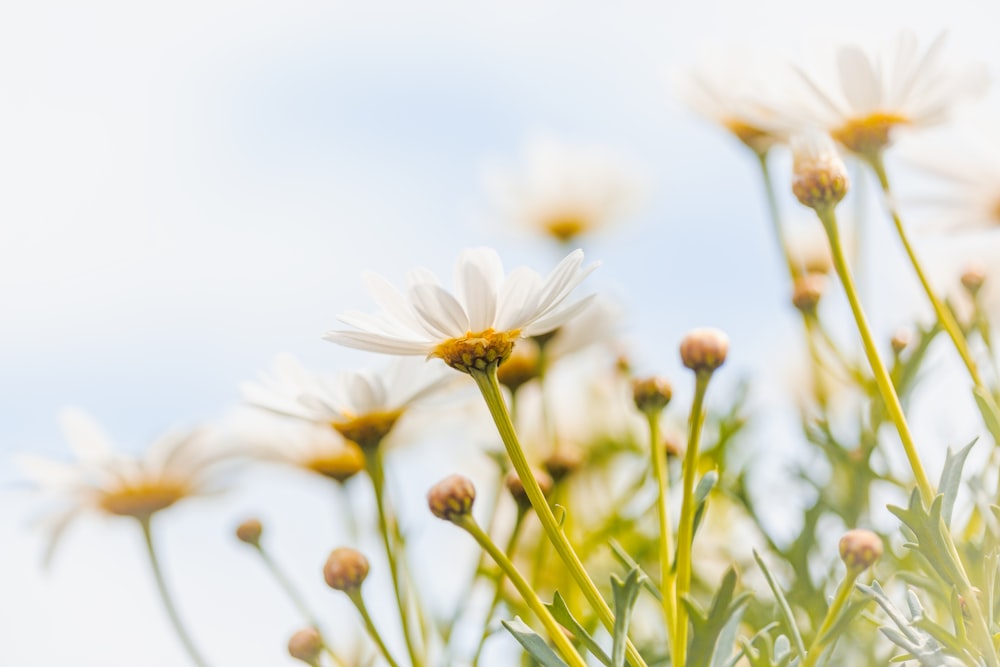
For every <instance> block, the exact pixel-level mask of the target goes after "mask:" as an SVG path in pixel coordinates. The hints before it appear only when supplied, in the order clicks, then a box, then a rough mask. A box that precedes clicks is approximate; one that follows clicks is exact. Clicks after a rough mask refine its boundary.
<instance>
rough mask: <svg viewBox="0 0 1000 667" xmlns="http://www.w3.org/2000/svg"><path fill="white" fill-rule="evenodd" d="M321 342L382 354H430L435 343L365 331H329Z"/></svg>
mask: <svg viewBox="0 0 1000 667" xmlns="http://www.w3.org/2000/svg"><path fill="white" fill-rule="evenodd" d="M323 340H328V341H330V342H332V343H337V344H338V345H343V346H344V347H351V348H354V349H356V350H368V351H369V352H382V353H384V354H430V353H431V352H432V351H433V350H434V346H435V343H433V342H428V341H426V340H413V339H401V338H393V337H391V336H386V335H383V334H377V333H371V332H367V331H329V332H327V333H326V334H324V335H323Z"/></svg>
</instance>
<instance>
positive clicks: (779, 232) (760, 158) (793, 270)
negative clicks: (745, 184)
mask: <svg viewBox="0 0 1000 667" xmlns="http://www.w3.org/2000/svg"><path fill="white" fill-rule="evenodd" d="M756 155H757V163H758V165H759V166H760V174H761V177H762V178H763V180H764V195H765V196H766V198H767V213H768V218H770V220H771V228H772V231H773V232H774V239H775V241H776V242H777V244H778V252H779V253H781V258H782V259H783V260H784V261H785V267H786V268H787V269H788V277H789V278H791V279H792V282H794V281H795V278H796V276H798V275H799V273H800V272H799V267H797V266H795V262H793V261H792V256H791V254H790V253H789V252H788V244H787V243H785V233H784V231H783V229H782V226H781V211H779V210H778V198H777V196H776V195H775V192H774V181H773V180H772V178H771V168H770V167H769V166H768V164H767V155H768V154H767V153H766V152H763V153H756Z"/></svg>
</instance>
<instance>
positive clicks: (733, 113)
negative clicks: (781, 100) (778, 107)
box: [673, 49, 794, 155]
mask: <svg viewBox="0 0 1000 667" xmlns="http://www.w3.org/2000/svg"><path fill="white" fill-rule="evenodd" d="M702 61H703V62H702V63H701V65H700V66H698V67H697V68H693V69H691V70H688V71H686V72H682V73H678V74H676V75H674V77H673V78H674V88H675V90H676V91H677V94H678V95H679V96H680V98H681V100H682V101H683V102H684V103H685V104H686V105H687V106H689V107H690V108H691V109H693V110H694V111H695V112H697V113H698V114H700V115H702V116H704V117H706V118H708V119H709V120H712V121H713V122H715V123H717V124H719V125H721V126H722V127H723V128H725V129H726V130H728V131H729V132H730V133H732V134H733V136H735V137H736V138H737V139H739V140H740V141H741V142H743V144H744V145H746V146H747V147H748V148H750V149H751V150H752V151H753V152H754V153H756V154H757V155H765V154H766V153H767V152H768V151H769V150H770V149H771V148H772V147H773V146H774V145H775V144H781V143H786V142H787V141H788V137H789V135H790V134H791V133H792V131H793V130H794V124H793V123H792V122H790V121H789V119H788V117H787V116H785V115H784V114H780V113H778V112H777V111H775V107H774V104H773V102H772V101H771V100H773V99H776V94H775V92H774V91H775V88H777V86H776V85H775V80H776V79H777V78H780V77H781V76H782V75H783V74H784V73H785V72H786V71H787V68H785V67H782V66H780V64H779V63H773V62H766V61H764V60H762V57H761V56H760V54H758V53H756V52H754V51H748V50H744V49H728V50H726V51H725V52H722V51H718V52H715V53H710V54H707V55H705V56H704V57H703V59H702Z"/></svg>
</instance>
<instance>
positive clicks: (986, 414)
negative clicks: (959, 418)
mask: <svg viewBox="0 0 1000 667" xmlns="http://www.w3.org/2000/svg"><path fill="white" fill-rule="evenodd" d="M972 395H973V396H975V397H976V405H977V406H979V412H980V413H981V414H982V415H983V422H985V423H986V428H987V429H989V431H990V435H992V436H993V442H995V443H997V444H998V445H1000V408H997V404H996V401H994V400H993V396H991V395H990V392H988V391H986V390H985V389H981V388H980V387H973V389H972Z"/></svg>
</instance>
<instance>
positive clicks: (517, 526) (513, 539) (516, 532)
mask: <svg viewBox="0 0 1000 667" xmlns="http://www.w3.org/2000/svg"><path fill="white" fill-rule="evenodd" d="M526 514H527V512H525V511H524V510H523V509H520V508H518V510H517V518H516V519H515V520H514V527H513V529H511V532H510V536H509V537H508V538H507V545H506V547H505V548H504V550H503V552H504V553H505V554H506V555H507V558H513V557H514V549H515V548H516V547H517V538H518V537H520V535H521V527H522V526H523V525H524V516H525V515H526ZM487 534H488V533H487ZM483 553H484V554H486V553H487V552H486V551H483ZM506 574H507V573H506V572H504V571H503V570H502V569H501V570H500V571H499V572H498V573H497V576H496V577H495V578H494V580H493V599H492V600H490V606H489V609H487V611H486V622H485V624H484V626H485V627H484V628H483V634H482V636H481V637H480V638H479V646H477V647H476V654H475V656H474V657H473V658H472V667H476V666H477V665H478V664H479V658H480V657H481V656H482V653H483V647H485V646H486V640H487V639H488V638H489V636H490V634H491V633H490V629H489V624H490V620H491V619H492V618H493V612H494V611H496V608H497V607H498V606H499V605H500V598H501V597H503V582H504V580H505V579H506Z"/></svg>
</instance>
